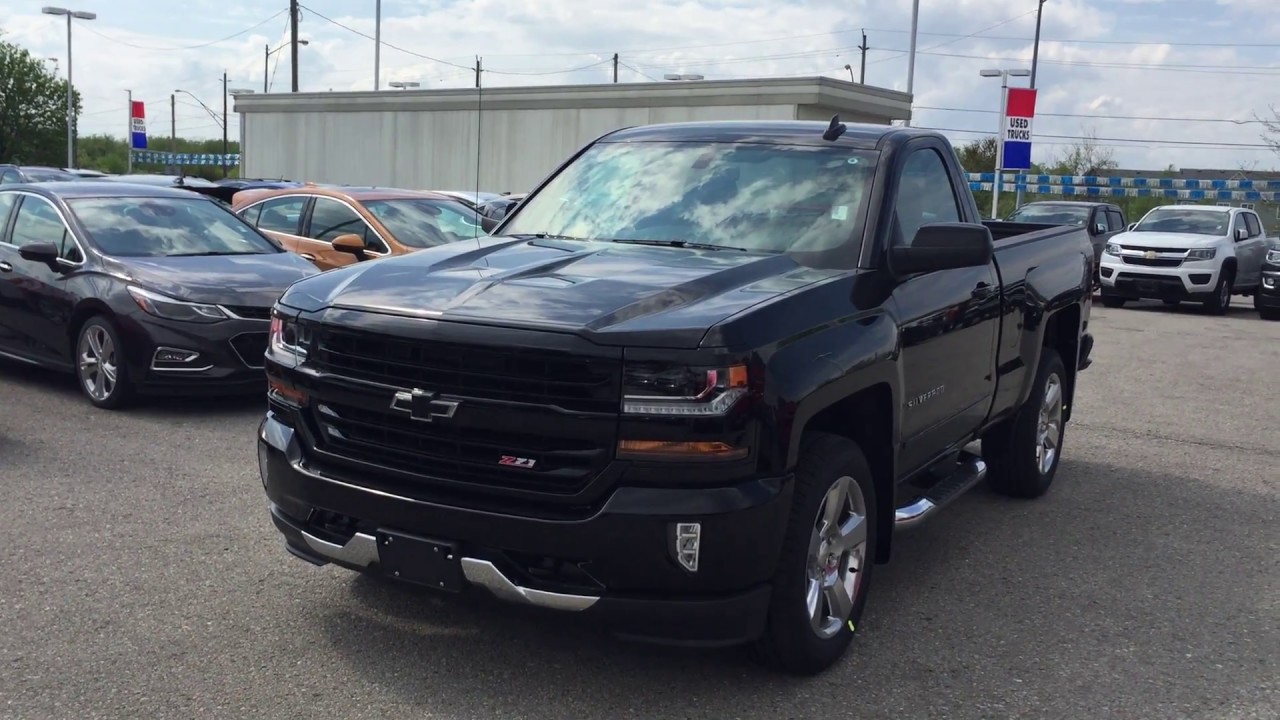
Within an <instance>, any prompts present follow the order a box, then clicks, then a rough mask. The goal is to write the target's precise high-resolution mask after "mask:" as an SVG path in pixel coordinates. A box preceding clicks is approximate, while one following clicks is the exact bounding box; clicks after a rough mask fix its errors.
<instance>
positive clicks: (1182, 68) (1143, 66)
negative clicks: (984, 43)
mask: <svg viewBox="0 0 1280 720" xmlns="http://www.w3.org/2000/svg"><path fill="white" fill-rule="evenodd" d="M872 50H878V51H880V52H893V53H905V52H906V50H898V49H896V48H872ZM916 52H917V54H919V55H932V56H935V57H950V58H965V59H969V60H987V61H994V62H1028V61H1027V59H1026V58H1022V57H992V56H990V55H965V54H961V53H935V52H925V51H923V50H917V51H916ZM885 59H892V58H885ZM1040 62H1042V63H1044V64H1046V65H1070V66H1079V67H1102V68H1117V69H1133V70H1168V71H1178V72H1209V71H1210V70H1220V71H1224V74H1229V75H1274V74H1276V73H1278V72H1280V65H1185V64H1175V63H1168V64H1156V63H1123V62H1111V61H1105V60H1104V61H1089V60H1046V59H1044V58H1041V59H1040ZM1241 70H1271V71H1273V72H1268V73H1248V72H1240V71H1241Z"/></svg>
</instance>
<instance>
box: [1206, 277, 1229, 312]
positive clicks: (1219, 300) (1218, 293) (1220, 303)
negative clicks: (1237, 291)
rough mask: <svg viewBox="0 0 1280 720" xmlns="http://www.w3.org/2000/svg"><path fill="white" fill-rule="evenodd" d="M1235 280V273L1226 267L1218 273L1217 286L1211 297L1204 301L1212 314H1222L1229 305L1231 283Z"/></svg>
mask: <svg viewBox="0 0 1280 720" xmlns="http://www.w3.org/2000/svg"><path fill="white" fill-rule="evenodd" d="M1233 282H1235V273H1233V272H1232V271H1231V269H1230V268H1226V269H1224V270H1223V271H1222V273H1221V274H1219V275H1218V287H1216V288H1214V290H1213V297H1211V298H1209V299H1208V300H1206V301H1205V303H1204V306H1205V308H1207V309H1208V310H1209V312H1211V313H1213V314H1214V315H1224V314H1226V312H1227V309H1228V308H1230V307H1231V283H1233Z"/></svg>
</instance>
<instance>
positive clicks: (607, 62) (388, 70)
mask: <svg viewBox="0 0 1280 720" xmlns="http://www.w3.org/2000/svg"><path fill="white" fill-rule="evenodd" d="M48 2H50V0H5V2H4V3H3V6H2V7H0V31H3V37H4V39H5V40H7V41H9V42H13V43H16V44H18V45H20V46H22V47H25V48H27V49H28V50H30V51H32V52H33V53H35V54H36V55H37V56H39V57H44V58H49V60H48V62H49V63H50V65H51V67H52V66H53V64H54V60H55V59H56V64H57V72H58V73H59V75H61V76H65V74H66V54H67V39H66V20H65V18H63V17H54V16H49V15H42V14H41V12H40V9H41V7H42V6H44V5H46V4H47V3H48ZM74 2H75V4H74V5H70V6H66V7H70V8H71V9H73V10H84V11H90V12H96V13H97V15H98V17H97V19H96V20H89V21H86V20H76V21H75V25H74V29H73V33H74V39H73V47H72V50H73V52H74V56H73V60H74V65H73V68H72V69H73V78H72V79H73V82H74V84H75V86H76V88H77V89H78V90H79V91H80V92H81V93H82V96H83V106H84V114H83V115H82V117H81V120H80V131H81V133H83V134H88V133H110V134H113V135H117V136H121V137H123V136H124V135H125V133H126V131H127V128H128V106H127V94H126V91H129V90H131V91H132V92H133V97H134V99H135V100H143V101H145V102H146V107H147V117H148V123H147V124H148V131H149V133H150V134H151V136H152V137H156V136H161V137H167V136H168V134H169V131H170V121H169V120H170V118H169V96H170V94H171V93H173V92H174V90H175V89H181V90H185V91H187V93H190V94H186V93H179V94H177V99H176V103H177V105H176V128H177V132H178V135H179V136H182V137H192V138H199V137H221V135H222V130H221V128H220V126H219V125H218V124H217V122H215V116H218V115H220V114H221V112H222V97H223V96H222V74H223V72H224V71H225V72H226V73H227V75H228V87H229V88H232V89H236V88H251V89H253V90H254V91H255V92H262V88H263V79H264V78H263V76H264V52H265V50H266V49H267V47H268V46H269V47H271V48H277V47H280V46H282V45H285V44H286V43H287V41H288V37H289V36H288V32H287V21H288V12H287V6H288V3H287V2H285V1H284V0H181V1H180V2H179V1H175V0H74ZM374 5H375V2H374V0H304V1H303V3H302V6H303V9H302V21H301V23H300V25H299V36H300V37H301V38H303V39H306V40H308V41H309V44H308V45H306V46H305V47H300V48H299V58H298V60H299V61H298V68H299V89H300V90H302V91H326V90H335V91H338V90H372V89H373V88H374V71H373V67H374V42H373V41H372V40H371V39H370V38H371V37H372V36H373V35H374V25H375V21H374ZM1036 9H1037V2H1036V0H951V1H950V2H945V1H944V0H921V2H920V22H919V35H918V46H917V47H918V52H917V56H916V72H915V82H914V89H915V103H914V108H915V110H914V119H913V120H912V124H913V125H915V126H918V127H930V128H938V129H944V130H945V131H946V134H947V135H948V136H949V137H950V138H951V140H952V141H953V142H955V143H962V142H968V141H972V140H975V139H980V138H982V137H984V135H986V134H993V133H994V132H995V131H996V126H997V124H998V122H999V116H998V109H999V99H1000V82H999V79H998V78H997V79H992V78H984V77H981V76H980V75H979V70H981V69H983V68H1004V69H1011V68H1029V67H1030V65H1031V56H1032V47H1033V42H1032V38H1033V37H1034V33H1035V22H1036ZM343 26H345V27H343ZM910 28H911V2H910V0H792V1H790V2H778V1H777V0H774V1H773V2H768V1H767V0H649V1H648V2H645V3H639V2H635V0H590V2H588V1H587V0H538V2H536V3H535V2H524V3H515V2H510V0H383V2H382V40H383V48H382V54H381V55H382V57H381V82H382V84H383V86H384V88H385V87H386V84H387V83H388V82H390V81H394V80H400V81H415V82H419V83H421V86H422V87H423V88H448V87H470V86H472V85H473V84H474V73H473V71H472V70H471V69H470V68H471V67H473V66H474V63H475V59H476V57H477V56H480V57H482V58H483V66H484V69H485V72H484V74H483V82H484V85H485V86H486V87H497V86H513V85H559V84H577V83H597V82H610V81H612V57H613V53H615V52H616V53H618V54H619V58H620V63H621V65H620V69H619V78H618V79H619V81H620V82H623V83H627V82H641V81H644V82H647V81H650V80H655V79H657V80H660V79H661V78H662V76H663V75H664V74H665V73H672V72H675V73H698V74H702V75H703V76H705V77H706V78H707V79H728V78H749V77H787V76H813V75H826V76H829V77H833V78H843V79H849V78H850V71H849V70H846V69H845V67H844V66H845V65H846V64H848V65H850V66H851V67H852V68H853V70H852V72H853V73H854V74H857V73H859V72H860V62H861V51H860V50H859V48H858V45H859V44H860V43H861V39H862V32H863V31H864V29H865V32H866V35H867V45H868V47H869V49H868V51H867V53H866V82H867V83H868V84H870V85H877V86H880V87H886V88H891V89H895V90H902V91H905V90H906V87H907V52H906V51H907V48H908V46H909V42H910ZM359 33H363V34H364V35H367V36H369V37H362V36H361V35H360V34H359ZM267 70H268V72H267V73H266V74H267V75H268V82H269V83H270V88H271V91H272V92H281V91H286V92H287V91H288V90H289V79H290V64H289V52H288V48H287V46H286V47H285V48H284V50H282V51H281V52H277V53H274V54H273V55H271V56H270V62H269V63H268V68H267ZM1036 72H1037V78H1036V85H1037V87H1038V88H1039V100H1038V103H1037V119H1036V121H1035V125H1034V132H1035V136H1036V141H1035V144H1034V149H1033V153H1032V157H1033V159H1034V160H1035V161H1037V162H1046V163H1047V162H1052V161H1053V160H1054V159H1056V158H1057V157H1059V156H1061V155H1062V154H1064V153H1065V152H1066V151H1067V150H1068V149H1069V148H1070V146H1071V145H1072V144H1073V143H1077V142H1079V138H1081V137H1084V136H1092V137H1094V138H1097V142H1098V143H1099V144H1100V145H1105V146H1108V147H1110V148H1111V149H1112V150H1113V152H1114V158H1115V160H1116V161H1117V162H1119V163H1120V165H1121V167H1124V168H1139V169H1151V170H1160V169H1164V168H1165V167H1167V166H1169V165H1175V166H1177V167H1181V168H1226V169H1255V170H1268V169H1273V168H1280V156H1277V155H1276V154H1275V153H1273V152H1271V151H1270V150H1269V149H1267V148H1266V147H1265V145H1264V144H1263V141H1262V138H1261V135H1262V133H1263V130H1264V128H1263V126H1262V125H1261V123H1260V122H1258V120H1257V118H1258V117H1262V118H1273V117H1275V116H1274V114H1273V111H1272V110H1271V106H1272V105H1275V106H1277V107H1280V12H1276V7H1275V0H1047V1H1046V2H1045V5H1044V10H1043V27H1042V34H1041V43H1040V54H1039V64H1038V66H1037V69H1036ZM1027 80H1028V78H1018V77H1013V78H1010V84H1011V85H1013V86H1019V85H1024V84H1025V83H1026V82H1027ZM192 96H194V98H193V97H192ZM197 98H198V100H197ZM201 102H203V103H204V104H205V105H207V106H208V107H209V108H211V109H212V115H211V114H210V112H209V111H206V110H205V109H204V108H202V107H201V105H200V103H201ZM228 106H229V107H231V108H233V107H234V105H233V101H230V100H229V101H228ZM228 125H229V128H228V129H229V133H230V137H231V138H232V139H235V138H237V137H238V136H239V127H238V123H237V119H236V117H235V115H234V111H232V112H231V116H230V118H229V122H228Z"/></svg>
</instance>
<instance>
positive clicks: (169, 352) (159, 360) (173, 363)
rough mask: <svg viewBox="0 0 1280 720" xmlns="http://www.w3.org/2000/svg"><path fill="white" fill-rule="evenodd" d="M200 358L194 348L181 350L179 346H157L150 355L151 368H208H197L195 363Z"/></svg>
mask: <svg viewBox="0 0 1280 720" xmlns="http://www.w3.org/2000/svg"><path fill="white" fill-rule="evenodd" d="M199 359H200V353H198V352H196V351H195V350H183V349H181V348H171V347H158V348H156V351H155V353H154V354H153V355H152V356H151V369H152V370H206V369H208V368H198V367H196V365H195V363H196V360H199Z"/></svg>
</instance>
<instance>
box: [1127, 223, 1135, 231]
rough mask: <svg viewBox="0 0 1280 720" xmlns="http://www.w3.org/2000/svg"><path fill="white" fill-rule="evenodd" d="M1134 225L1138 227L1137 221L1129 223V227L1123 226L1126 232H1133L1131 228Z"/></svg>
mask: <svg viewBox="0 0 1280 720" xmlns="http://www.w3.org/2000/svg"><path fill="white" fill-rule="evenodd" d="M1136 227H1138V223H1129V227H1127V228H1125V230H1126V231H1128V232H1133V229H1134V228H1136Z"/></svg>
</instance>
